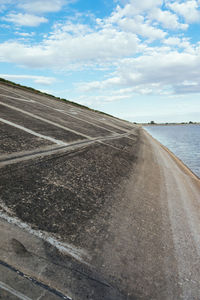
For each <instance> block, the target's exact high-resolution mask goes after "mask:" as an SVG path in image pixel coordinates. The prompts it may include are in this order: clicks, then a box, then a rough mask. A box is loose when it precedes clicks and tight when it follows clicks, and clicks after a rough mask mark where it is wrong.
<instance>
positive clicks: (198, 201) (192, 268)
mask: <svg viewBox="0 0 200 300" xmlns="http://www.w3.org/2000/svg"><path fill="white" fill-rule="evenodd" d="M147 138H148V140H149V141H150V143H151V145H152V148H153V152H154V156H155V157H156V160H157V162H158V164H159V166H160V172H161V178H162V181H163V184H162V186H161V198H160V199H161V202H162V203H163V205H162V210H163V216H164V214H165V210H166V209H168V214H169V222H170V229H171V234H172V239H173V244H174V253H173V255H174V257H175V260H176V265H177V280H178V281H177V282H176V283H174V284H175V285H177V287H178V286H179V290H180V294H179V299H199V298H200V283H199V280H200V269H199V267H198V265H199V261H200V182H199V180H198V178H197V177H195V176H194V175H193V173H192V172H191V171H190V170H189V169H187V168H186V167H185V166H184V165H183V164H182V163H181V162H180V161H179V160H178V159H176V158H175V157H174V156H173V155H171V154H170V153H169V151H168V150H167V151H166V149H165V148H164V147H161V146H160V144H159V143H158V142H156V141H152V139H151V138H149V137H148V135H147ZM166 206H167V207H166ZM166 260H170V253H169V255H168V257H166ZM167 268H168V266H167V264H166V271H167ZM171 284H172V283H171ZM169 290H170V286H169ZM172 297H173V296H172ZM173 299H175V298H174V297H173Z"/></svg>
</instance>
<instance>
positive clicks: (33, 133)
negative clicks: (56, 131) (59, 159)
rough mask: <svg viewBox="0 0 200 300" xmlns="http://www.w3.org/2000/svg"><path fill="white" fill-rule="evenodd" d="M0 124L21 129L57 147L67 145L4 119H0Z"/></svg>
mask: <svg viewBox="0 0 200 300" xmlns="http://www.w3.org/2000/svg"><path fill="white" fill-rule="evenodd" d="M0 122H2V123H5V124H8V125H10V126H13V127H15V128H18V129H21V130H23V131H25V132H28V133H30V134H32V135H35V136H37V137H40V138H42V139H45V140H48V141H51V142H53V143H55V144H57V145H63V146H64V145H65V146H66V145H68V144H67V143H64V142H63V141H60V140H57V139H54V138H52V137H50V136H46V135H43V134H40V133H37V132H35V131H33V130H30V129H28V128H25V127H23V126H21V125H18V124H16V123H13V122H10V121H8V120H5V119H2V118H0Z"/></svg>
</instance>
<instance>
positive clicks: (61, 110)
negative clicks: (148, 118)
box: [38, 102, 125, 133]
mask: <svg viewBox="0 0 200 300" xmlns="http://www.w3.org/2000/svg"><path fill="white" fill-rule="evenodd" d="M38 104H40V105H42V106H45V107H48V108H51V109H53V110H56V111H59V112H60V113H63V114H64V115H67V116H70V117H71V118H74V119H76V120H79V121H82V122H85V123H87V124H90V125H92V126H94V127H98V128H101V129H104V130H106V131H108V132H112V133H116V132H115V131H113V130H110V129H107V128H105V127H104V126H100V125H97V124H95V123H93V122H90V121H87V120H85V119H82V118H80V117H76V116H72V113H68V112H67V111H65V110H63V109H57V108H54V107H51V106H49V105H47V104H43V103H41V102H38ZM93 120H94V119H93ZM108 125H109V124H108ZM110 126H111V127H112V125H110ZM113 127H114V126H113ZM122 131H125V130H122Z"/></svg>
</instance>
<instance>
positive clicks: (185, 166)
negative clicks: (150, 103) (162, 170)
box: [142, 128, 200, 180]
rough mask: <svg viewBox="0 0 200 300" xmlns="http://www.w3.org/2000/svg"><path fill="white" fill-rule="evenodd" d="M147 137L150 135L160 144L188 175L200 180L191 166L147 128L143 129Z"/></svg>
mask: <svg viewBox="0 0 200 300" xmlns="http://www.w3.org/2000/svg"><path fill="white" fill-rule="evenodd" d="M142 130H144V131H145V133H146V134H147V135H149V136H150V137H151V138H152V139H153V140H154V141H155V142H156V143H158V144H159V145H160V146H161V147H162V148H163V149H164V150H165V151H166V152H168V153H169V155H170V156H171V157H172V158H173V159H174V161H175V163H176V164H178V165H179V166H180V167H181V168H182V169H183V170H185V172H186V173H189V174H190V175H191V176H192V177H193V178H195V179H197V180H200V177H199V176H198V175H197V174H196V173H194V172H193V171H192V170H191V169H190V167H189V166H187V165H186V164H185V163H184V162H183V161H182V160H181V159H180V158H179V157H178V156H177V155H176V154H174V153H173V152H172V151H171V150H170V149H169V148H168V147H167V146H164V145H163V144H162V143H161V142H159V140H157V139H156V138H154V137H153V136H152V135H151V134H150V133H149V132H148V131H147V130H145V128H142Z"/></svg>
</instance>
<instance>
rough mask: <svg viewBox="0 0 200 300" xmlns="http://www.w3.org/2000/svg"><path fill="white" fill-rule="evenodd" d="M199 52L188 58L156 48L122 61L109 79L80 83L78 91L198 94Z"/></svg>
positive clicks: (199, 79) (184, 54) (175, 52)
mask: <svg viewBox="0 0 200 300" xmlns="http://www.w3.org/2000/svg"><path fill="white" fill-rule="evenodd" d="M164 49H165V48H164ZM199 50H200V49H199V48H197V49H196V50H194V53H193V54H191V53H179V52H178V51H175V50H174V51H172V50H171V51H166V49H165V50H164V51H163V50H162V49H161V48H157V50H156V49H154V51H152V53H149V54H146V55H141V56H140V57H137V58H127V59H122V60H121V61H120V63H119V65H118V68H117V70H116V71H115V73H114V74H113V75H112V74H111V76H110V78H108V79H106V80H103V81H94V82H85V83H81V85H80V87H79V88H80V89H82V91H83V92H92V91H97V90H100V91H101V92H102V91H103V90H106V89H109V90H116V89H117V88H118V89H119V90H121V91H124V92H125V91H126V90H127V89H128V90H127V91H129V92H132V93H137V94H142V95H144V94H157V95H158V94H160V95H166V94H180V93H183V94H185V93H197V92H200V88H199V87H200V74H199V68H200V51H199ZM188 78H189V81H188ZM130 89H131V90H130Z"/></svg>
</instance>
